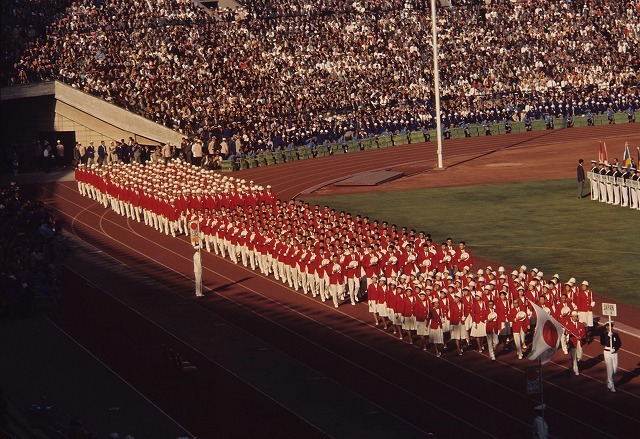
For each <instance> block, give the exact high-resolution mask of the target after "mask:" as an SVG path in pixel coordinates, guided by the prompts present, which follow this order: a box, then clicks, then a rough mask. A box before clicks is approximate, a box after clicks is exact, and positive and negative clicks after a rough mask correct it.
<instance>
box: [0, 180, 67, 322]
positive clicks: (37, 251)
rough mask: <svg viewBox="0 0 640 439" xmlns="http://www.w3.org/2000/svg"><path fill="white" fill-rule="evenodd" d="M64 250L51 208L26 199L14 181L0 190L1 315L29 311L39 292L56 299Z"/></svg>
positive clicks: (12, 316)
mask: <svg viewBox="0 0 640 439" xmlns="http://www.w3.org/2000/svg"><path fill="white" fill-rule="evenodd" d="M66 253H67V242H66V239H65V237H64V235H63V233H62V226H61V225H60V224H59V223H58V222H56V220H55V217H54V215H53V212H52V211H51V210H50V209H48V208H46V207H45V206H44V205H43V203H42V202H40V201H32V200H25V199H24V198H23V197H22V195H21V193H20V189H19V187H18V186H17V185H15V184H12V185H11V186H10V187H5V188H2V190H0V266H1V267H2V272H1V273H0V316H2V317H9V318H14V317H19V316H25V315H28V314H29V313H30V312H31V310H32V309H33V306H34V304H35V299H36V297H38V296H39V297H43V298H47V299H50V300H57V298H58V295H59V280H60V275H61V266H62V261H63V258H64V257H65V255H66Z"/></svg>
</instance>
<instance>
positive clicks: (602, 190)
mask: <svg viewBox="0 0 640 439" xmlns="http://www.w3.org/2000/svg"><path fill="white" fill-rule="evenodd" d="M598 184H599V185H600V191H599V193H600V202H601V203H606V202H607V185H606V184H604V183H598Z"/></svg>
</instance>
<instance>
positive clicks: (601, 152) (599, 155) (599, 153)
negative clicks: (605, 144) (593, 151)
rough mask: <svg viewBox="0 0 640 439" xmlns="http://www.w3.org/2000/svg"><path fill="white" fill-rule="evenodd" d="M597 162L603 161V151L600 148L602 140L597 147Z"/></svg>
mask: <svg viewBox="0 0 640 439" xmlns="http://www.w3.org/2000/svg"><path fill="white" fill-rule="evenodd" d="M598 163H604V151H603V150H602V140H601V141H600V146H599V147H598Z"/></svg>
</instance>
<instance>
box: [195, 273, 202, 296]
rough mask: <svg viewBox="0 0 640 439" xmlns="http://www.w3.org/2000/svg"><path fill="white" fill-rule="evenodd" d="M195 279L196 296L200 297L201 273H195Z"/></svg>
mask: <svg viewBox="0 0 640 439" xmlns="http://www.w3.org/2000/svg"><path fill="white" fill-rule="evenodd" d="M195 277H196V296H201V295H202V271H196V272H195Z"/></svg>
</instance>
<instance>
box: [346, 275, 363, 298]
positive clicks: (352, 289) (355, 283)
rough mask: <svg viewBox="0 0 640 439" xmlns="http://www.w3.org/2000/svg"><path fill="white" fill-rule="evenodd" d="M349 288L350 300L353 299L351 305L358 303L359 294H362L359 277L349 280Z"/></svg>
mask: <svg viewBox="0 0 640 439" xmlns="http://www.w3.org/2000/svg"><path fill="white" fill-rule="evenodd" d="M347 286H348V288H349V298H350V299H351V303H356V301H357V300H358V294H359V293H360V279H358V278H357V277H355V278H354V277H351V278H349V279H347Z"/></svg>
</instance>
